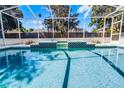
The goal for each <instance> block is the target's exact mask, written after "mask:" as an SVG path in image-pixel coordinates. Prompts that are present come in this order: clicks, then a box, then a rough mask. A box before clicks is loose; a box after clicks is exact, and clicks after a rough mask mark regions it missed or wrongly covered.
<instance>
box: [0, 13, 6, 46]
mask: <svg viewBox="0 0 124 93" xmlns="http://www.w3.org/2000/svg"><path fill="white" fill-rule="evenodd" d="M0 23H1V30H2V37H3V45H4V46H5V45H6V42H5V34H4V27H3V19H2V12H0Z"/></svg>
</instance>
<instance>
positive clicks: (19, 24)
mask: <svg viewBox="0 0 124 93" xmlns="http://www.w3.org/2000/svg"><path fill="white" fill-rule="evenodd" d="M17 21H18V32H19V40H20V41H21V31H20V24H19V20H18V19H17Z"/></svg>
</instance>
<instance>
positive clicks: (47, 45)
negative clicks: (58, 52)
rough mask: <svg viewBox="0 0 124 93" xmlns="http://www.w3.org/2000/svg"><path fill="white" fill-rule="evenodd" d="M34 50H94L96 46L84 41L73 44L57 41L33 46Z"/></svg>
mask: <svg viewBox="0 0 124 93" xmlns="http://www.w3.org/2000/svg"><path fill="white" fill-rule="evenodd" d="M31 47H32V48H57V49H68V48H94V47H95V44H92V43H87V42H84V41H80V42H76V41H75V42H72V41H69V42H67V41H57V42H40V43H39V44H36V45H31Z"/></svg>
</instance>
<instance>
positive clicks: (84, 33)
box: [83, 17, 86, 38]
mask: <svg viewBox="0 0 124 93" xmlns="http://www.w3.org/2000/svg"><path fill="white" fill-rule="evenodd" d="M85 18H86V17H84V20H83V21H84V23H83V24H84V26H83V28H84V29H83V38H85Z"/></svg>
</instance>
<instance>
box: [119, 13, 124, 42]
mask: <svg viewBox="0 0 124 93" xmlns="http://www.w3.org/2000/svg"><path fill="white" fill-rule="evenodd" d="M123 17H124V14H123V13H122V16H121V23H120V32H119V43H120V39H121V32H122V25H123Z"/></svg>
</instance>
